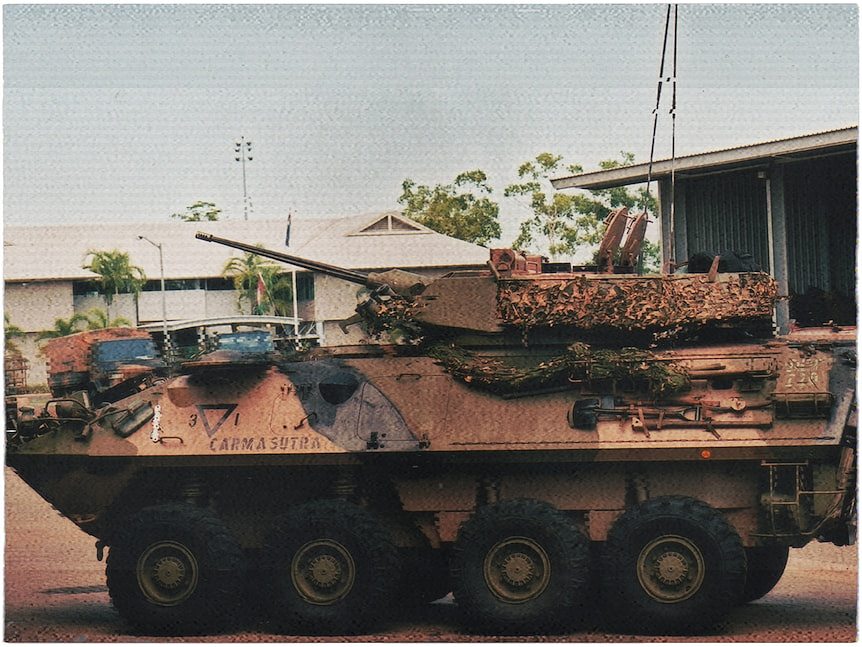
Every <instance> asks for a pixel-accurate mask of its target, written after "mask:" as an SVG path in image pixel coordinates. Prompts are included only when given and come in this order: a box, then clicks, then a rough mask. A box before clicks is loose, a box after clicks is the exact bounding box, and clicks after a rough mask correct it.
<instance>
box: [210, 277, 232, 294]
mask: <svg viewBox="0 0 862 647" xmlns="http://www.w3.org/2000/svg"><path fill="white" fill-rule="evenodd" d="M204 285H205V289H206V290H209V291H215V290H233V289H234V285H233V279H226V278H224V277H221V276H220V277H218V278H212V279H204Z"/></svg>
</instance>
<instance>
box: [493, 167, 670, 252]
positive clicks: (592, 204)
mask: <svg viewBox="0 0 862 647" xmlns="http://www.w3.org/2000/svg"><path fill="white" fill-rule="evenodd" d="M620 156H621V158H620V159H619V160H604V161H602V162H600V163H599V166H600V167H601V168H602V169H611V168H616V167H618V166H623V165H627V164H631V163H632V162H633V161H634V155H632V154H631V153H626V152H622V153H620ZM564 170H565V171H568V172H570V173H580V172H582V171H583V168H582V167H581V166H580V165H578V164H569V165H564V164H563V157H562V156H561V155H554V154H552V153H540V154H539V155H537V156H536V157H535V159H533V160H530V161H528V162H525V163H523V164H522V165H521V166H520V167H519V168H518V177H519V178H520V180H521V182H520V183H516V184H511V185H509V186H507V187H506V188H505V190H504V195H505V196H506V197H510V198H515V199H520V198H526V199H528V200H529V202H528V203H527V205H526V206H527V207H528V208H529V209H530V210H531V211H532V213H533V215H532V217H530V218H529V219H527V220H525V221H524V222H522V223H521V228H520V232H519V234H518V237H517V238H516V239H515V241H514V243H512V246H513V247H515V248H517V249H532V250H541V251H544V250H547V252H548V253H549V254H550V256H551V257H552V258H553V257H556V256H558V255H560V254H574V253H576V252H578V251H580V250H583V249H584V248H590V247H595V246H596V245H598V244H599V243H600V242H601V239H602V235H603V234H604V229H605V225H604V222H605V219H606V218H607V216H608V214H609V213H610V212H611V211H612V210H614V209H617V208H619V207H629V209H642V208H643V205H644V203H646V205H647V208H648V210H649V211H650V213H655V206H656V205H655V200H654V198H653V197H652V196H651V195H649V194H648V193H647V192H646V190H645V189H640V190H639V191H637V192H632V191H630V190H629V189H627V188H626V187H615V188H612V189H602V190H597V191H590V192H588V193H586V194H582V193H562V192H558V191H554V189H553V188H552V187H551V186H550V179H551V178H552V177H555V176H557V175H559V174H560V173H561V172H562V171H564ZM549 192H550V193H549ZM549 195H550V197H549ZM541 239H544V240H541ZM543 243H545V244H543ZM657 251H658V246H657V245H655V244H654V243H650V242H649V241H646V242H645V244H644V254H645V256H649V255H651V256H655V260H656V261H657Z"/></svg>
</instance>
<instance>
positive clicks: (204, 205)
mask: <svg viewBox="0 0 862 647" xmlns="http://www.w3.org/2000/svg"><path fill="white" fill-rule="evenodd" d="M220 213H221V209H219V208H218V207H216V206H215V204H214V203H212V202H204V201H203V200H198V201H197V202H195V203H194V204H190V205H189V206H188V207H186V211H185V213H173V214H171V218H174V219H175V220H183V221H185V222H205V221H209V222H213V221H216V220H218V219H219V214H220Z"/></svg>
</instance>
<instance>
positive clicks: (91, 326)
mask: <svg viewBox="0 0 862 647" xmlns="http://www.w3.org/2000/svg"><path fill="white" fill-rule="evenodd" d="M78 316H82V317H83V319H84V321H86V322H87V330H100V329H102V328H117V327H119V326H131V325H132V322H131V321H129V320H128V319H126V318H125V317H117V318H116V319H109V318H108V313H107V312H106V311H104V310H102V309H101V308H93V309H91V310H87V312H86V314H84V315H78Z"/></svg>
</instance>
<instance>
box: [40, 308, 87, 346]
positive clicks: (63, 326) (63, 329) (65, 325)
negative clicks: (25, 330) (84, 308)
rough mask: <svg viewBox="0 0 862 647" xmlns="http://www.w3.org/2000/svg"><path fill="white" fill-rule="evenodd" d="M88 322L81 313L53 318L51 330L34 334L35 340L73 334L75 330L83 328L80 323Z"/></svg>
mask: <svg viewBox="0 0 862 647" xmlns="http://www.w3.org/2000/svg"><path fill="white" fill-rule="evenodd" d="M86 323H88V319H87V317H86V316H84V315H82V314H74V315H72V316H71V317H69V318H68V319H62V318H61V319H54V327H53V328H52V329H51V330H43V331H42V332H40V333H39V334H38V335H36V341H42V340H43V339H54V338H55V337H65V336H66V335H73V334H75V333H76V332H81V331H82V330H84V328H83V327H82V324H86Z"/></svg>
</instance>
